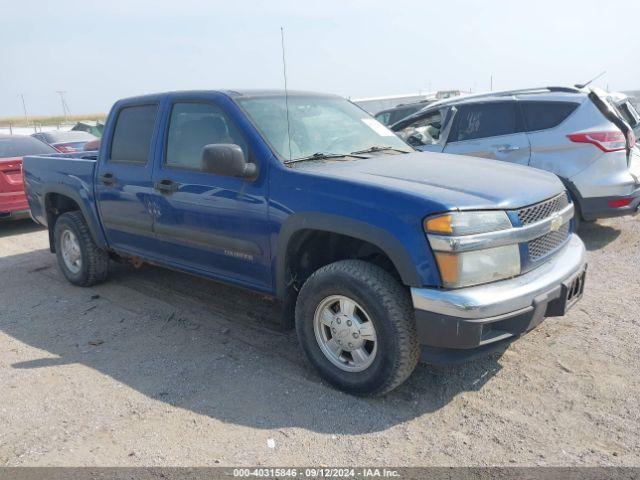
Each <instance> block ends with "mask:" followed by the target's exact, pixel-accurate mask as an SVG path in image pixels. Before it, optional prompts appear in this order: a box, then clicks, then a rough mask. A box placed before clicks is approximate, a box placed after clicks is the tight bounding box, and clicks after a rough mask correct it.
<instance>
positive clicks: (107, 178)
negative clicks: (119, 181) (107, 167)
mask: <svg viewBox="0 0 640 480" xmlns="http://www.w3.org/2000/svg"><path fill="white" fill-rule="evenodd" d="M98 178H99V179H100V181H101V182H102V183H104V184H105V185H113V184H114V183H116V177H114V176H113V173H109V172H107V173H103V174H102V175H100V177H98Z"/></svg>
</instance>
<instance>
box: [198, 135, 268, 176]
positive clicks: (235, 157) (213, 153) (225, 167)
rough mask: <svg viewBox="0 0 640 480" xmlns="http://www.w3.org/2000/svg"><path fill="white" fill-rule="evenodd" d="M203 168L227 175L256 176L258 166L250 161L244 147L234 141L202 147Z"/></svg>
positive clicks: (206, 170)
mask: <svg viewBox="0 0 640 480" xmlns="http://www.w3.org/2000/svg"><path fill="white" fill-rule="evenodd" d="M202 170H203V171H204V172H208V173H215V174H216V175H224V176H227V177H240V178H255V177H256V176H257V174H258V167H257V166H256V164H255V163H248V162H247V159H246V158H245V156H244V152H243V151H242V148H240V147H239V146H238V145H236V144H233V143H218V144H212V145H205V146H204V148H203V149H202Z"/></svg>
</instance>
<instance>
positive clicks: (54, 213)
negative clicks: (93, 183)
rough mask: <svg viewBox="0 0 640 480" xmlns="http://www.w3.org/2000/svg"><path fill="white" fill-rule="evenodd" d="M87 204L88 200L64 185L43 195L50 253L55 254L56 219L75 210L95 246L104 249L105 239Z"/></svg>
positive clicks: (93, 213) (91, 208)
mask: <svg viewBox="0 0 640 480" xmlns="http://www.w3.org/2000/svg"><path fill="white" fill-rule="evenodd" d="M89 202H90V199H88V198H85V199H83V198H82V196H81V194H80V193H79V192H77V191H76V190H74V189H72V188H70V187H67V186H65V185H56V186H55V187H53V188H51V189H50V190H49V191H48V192H47V193H46V194H45V196H44V208H45V215H46V218H47V227H48V228H49V248H50V250H51V252H55V241H54V238H53V231H54V228H55V222H56V220H57V218H58V217H59V216H60V215H62V214H63V213H66V212H70V211H76V210H77V211H80V213H82V216H83V217H84V219H85V221H86V222H87V226H88V228H89V233H90V234H91V237H92V238H93V241H94V242H95V243H96V245H97V246H99V247H101V248H106V239H105V237H104V234H103V232H102V228H101V227H100V225H99V224H98V221H97V217H96V215H95V211H94V210H93V207H92V206H91V204H90V203H89Z"/></svg>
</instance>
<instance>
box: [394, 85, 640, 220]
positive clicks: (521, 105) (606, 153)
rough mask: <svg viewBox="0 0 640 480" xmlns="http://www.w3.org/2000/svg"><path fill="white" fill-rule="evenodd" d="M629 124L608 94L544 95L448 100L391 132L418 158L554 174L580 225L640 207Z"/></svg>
mask: <svg viewBox="0 0 640 480" xmlns="http://www.w3.org/2000/svg"><path fill="white" fill-rule="evenodd" d="M626 118H627V115H625V114H624V112H621V111H620V109H619V105H617V103H616V101H615V99H614V98H613V97H611V96H610V94H608V93H606V92H604V91H601V90H597V89H593V88H591V89H584V88H582V89H580V88H571V87H545V88H536V89H528V90H514V91H509V92H500V93H490V94H483V95H473V96H467V97H458V98H452V99H447V100H443V101H440V102H436V103H433V104H431V105H429V106H428V107H426V108H424V109H422V110H421V111H420V112H417V113H415V114H413V115H411V116H409V117H407V118H405V119H403V120H401V121H399V122H398V123H396V124H394V125H392V127H391V128H392V130H394V131H395V132H396V133H397V134H398V135H399V136H400V137H402V138H403V139H405V140H406V141H407V142H408V143H409V144H411V145H413V146H414V147H415V148H417V149H418V150H423V151H431V152H445V153H457V154H461V155H471V156H474V157H484V158H492V159H496V160H502V161H506V162H513V163H519V164H521V165H529V166H531V167H536V168H539V169H542V170H547V171H550V172H553V173H555V174H556V175H558V177H560V179H561V180H562V181H563V182H564V184H565V185H566V187H567V189H568V190H569V191H570V192H571V194H572V196H573V198H574V201H575V203H576V204H577V214H576V219H578V220H580V219H582V220H595V219H597V218H604V217H614V216H619V215H626V214H631V213H635V212H637V210H638V208H639V206H640V150H639V149H638V147H637V146H636V145H635V141H636V140H635V136H634V132H633V129H632V128H631V126H630V125H629V123H628V122H627V120H626ZM460 173H461V175H464V172H460ZM487 176H488V178H489V179H490V178H491V172H487Z"/></svg>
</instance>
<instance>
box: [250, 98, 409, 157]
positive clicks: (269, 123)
mask: <svg viewBox="0 0 640 480" xmlns="http://www.w3.org/2000/svg"><path fill="white" fill-rule="evenodd" d="M237 102H238V103H239V104H240V105H241V106H242V108H243V109H244V110H245V112H247V114H248V115H249V116H250V117H251V119H252V120H253V122H254V124H255V125H256V126H257V127H258V130H260V132H261V133H262V136H263V137H264V138H265V139H266V140H267V142H269V144H270V145H271V147H272V148H273V150H275V152H276V153H277V154H278V156H279V157H280V158H281V159H282V160H284V161H287V160H295V159H300V158H305V157H310V156H312V155H314V154H332V155H348V154H350V153H352V152H357V151H361V150H366V149H369V148H371V147H390V148H393V149H398V150H404V151H410V150H411V147H409V146H408V145H407V144H406V143H404V142H403V141H402V140H400V139H399V138H398V137H396V135H395V134H394V133H393V132H392V131H391V130H389V129H388V128H387V127H385V126H384V125H382V124H381V123H380V122H378V121H377V120H376V119H374V118H372V117H371V116H370V115H369V114H368V113H366V112H364V111H363V110H361V109H360V108H359V107H357V106H355V105H353V104H352V103H351V102H349V101H347V100H345V99H343V98H339V97H321V96H301V95H293V96H289V100H288V103H289V128H287V110H286V105H285V97H284V95H282V96H273V97H254V98H240V99H237ZM288 132H290V133H291V136H290V138H289V135H288Z"/></svg>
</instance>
